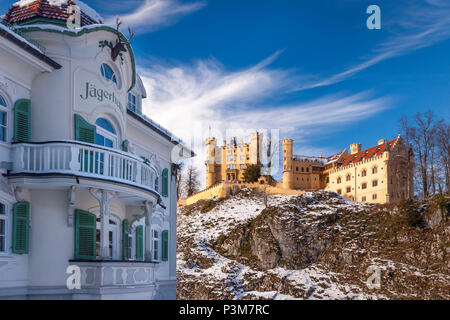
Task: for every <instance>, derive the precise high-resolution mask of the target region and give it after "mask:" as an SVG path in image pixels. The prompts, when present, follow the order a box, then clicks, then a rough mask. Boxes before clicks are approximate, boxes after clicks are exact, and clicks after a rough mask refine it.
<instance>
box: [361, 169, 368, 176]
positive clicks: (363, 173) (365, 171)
mask: <svg viewBox="0 0 450 320" xmlns="http://www.w3.org/2000/svg"><path fill="white" fill-rule="evenodd" d="M365 176H367V170H366V169H364V170H363V171H361V177H365Z"/></svg>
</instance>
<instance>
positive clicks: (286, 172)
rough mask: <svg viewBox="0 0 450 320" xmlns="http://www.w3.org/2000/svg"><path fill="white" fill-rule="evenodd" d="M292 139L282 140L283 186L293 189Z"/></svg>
mask: <svg viewBox="0 0 450 320" xmlns="http://www.w3.org/2000/svg"><path fill="white" fill-rule="evenodd" d="M293 149H294V140H292V139H285V140H283V188H285V189H293V187H294V171H293V170H292V162H293V157H294V154H293Z"/></svg>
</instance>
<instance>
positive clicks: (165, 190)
mask: <svg viewBox="0 0 450 320" xmlns="http://www.w3.org/2000/svg"><path fill="white" fill-rule="evenodd" d="M162 195H163V197H168V196H169V170H168V169H164V170H163V172H162Z"/></svg>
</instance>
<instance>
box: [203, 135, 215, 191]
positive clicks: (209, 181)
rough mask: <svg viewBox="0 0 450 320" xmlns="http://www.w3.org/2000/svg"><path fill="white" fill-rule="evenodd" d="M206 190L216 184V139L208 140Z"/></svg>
mask: <svg viewBox="0 0 450 320" xmlns="http://www.w3.org/2000/svg"><path fill="white" fill-rule="evenodd" d="M205 145H206V162H205V165H206V188H209V187H211V186H213V185H215V184H216V182H217V176H216V148H217V141H216V138H211V139H210V138H208V139H206V143H205Z"/></svg>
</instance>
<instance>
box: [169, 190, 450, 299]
mask: <svg viewBox="0 0 450 320" xmlns="http://www.w3.org/2000/svg"><path fill="white" fill-rule="evenodd" d="M264 203H265V201H264V196H263V194H261V193H260V192H257V191H252V190H242V191H241V192H240V193H239V194H237V195H235V196H233V197H231V198H228V199H221V200H211V201H201V202H199V203H197V204H195V205H192V206H187V207H182V208H180V210H179V221H178V232H179V238H178V271H177V273H178V280H179V285H178V292H177V295H178V298H179V299H450V271H449V270H450V268H449V267H450V262H449V256H450V246H449V245H450V222H449V221H448V220H449V208H448V205H447V203H448V199H447V203H445V199H444V201H443V199H440V200H439V199H438V198H436V199H430V200H429V201H427V202H404V203H401V204H398V205H369V204H361V203H357V202H352V201H349V200H347V199H345V198H342V197H340V196H339V195H337V194H335V193H330V192H322V191H321V192H314V193H307V194H304V195H298V196H268V206H267V207H266V205H265V204H264ZM368 269H369V270H368ZM377 275H380V276H379V279H380V281H379V286H377V285H376V284H377V283H378V282H377V281H376V278H377ZM369 277H371V280H370V281H369V286H368V285H367V281H368V278H369Z"/></svg>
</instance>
